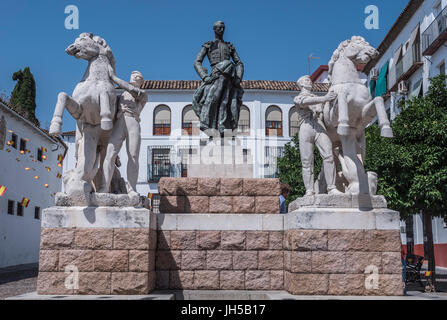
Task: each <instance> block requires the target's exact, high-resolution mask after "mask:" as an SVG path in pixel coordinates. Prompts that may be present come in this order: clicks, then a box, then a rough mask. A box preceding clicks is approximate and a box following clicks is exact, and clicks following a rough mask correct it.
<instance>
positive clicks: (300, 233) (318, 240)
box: [286, 230, 328, 251]
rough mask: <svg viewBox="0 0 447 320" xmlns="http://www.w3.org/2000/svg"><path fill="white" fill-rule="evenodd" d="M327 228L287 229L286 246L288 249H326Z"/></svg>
mask: <svg viewBox="0 0 447 320" xmlns="http://www.w3.org/2000/svg"><path fill="white" fill-rule="evenodd" d="M327 242H328V232H327V230H289V231H287V233H286V248H287V249H289V250H296V251H306V250H311V251H315V250H327Z"/></svg>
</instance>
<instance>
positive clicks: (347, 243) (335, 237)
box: [328, 230, 365, 251]
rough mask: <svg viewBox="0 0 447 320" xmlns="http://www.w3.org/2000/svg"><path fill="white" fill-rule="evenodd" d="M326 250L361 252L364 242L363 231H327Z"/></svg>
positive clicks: (363, 248)
mask: <svg viewBox="0 0 447 320" xmlns="http://www.w3.org/2000/svg"><path fill="white" fill-rule="evenodd" d="M328 250H330V251H363V250H365V240H364V231H363V230H328Z"/></svg>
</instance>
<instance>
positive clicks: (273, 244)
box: [269, 231, 284, 250]
mask: <svg viewBox="0 0 447 320" xmlns="http://www.w3.org/2000/svg"><path fill="white" fill-rule="evenodd" d="M283 241H284V232H283V231H271V232H269V249H270V250H282V249H283Z"/></svg>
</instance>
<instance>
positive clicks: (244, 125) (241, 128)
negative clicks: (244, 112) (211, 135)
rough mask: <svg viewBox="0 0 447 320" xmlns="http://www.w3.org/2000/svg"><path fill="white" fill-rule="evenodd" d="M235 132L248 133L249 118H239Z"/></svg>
mask: <svg viewBox="0 0 447 320" xmlns="http://www.w3.org/2000/svg"><path fill="white" fill-rule="evenodd" d="M237 133H238V134H240V135H248V134H250V120H239V122H238V123H237Z"/></svg>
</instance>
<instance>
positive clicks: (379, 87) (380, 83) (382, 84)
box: [374, 62, 388, 97]
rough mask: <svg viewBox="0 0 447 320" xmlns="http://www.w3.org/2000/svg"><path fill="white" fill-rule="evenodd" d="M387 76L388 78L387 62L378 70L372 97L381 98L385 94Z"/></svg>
mask: <svg viewBox="0 0 447 320" xmlns="http://www.w3.org/2000/svg"><path fill="white" fill-rule="evenodd" d="M387 76H388V62H387V63H385V65H384V66H383V67H382V69H380V72H379V77H378V78H377V82H376V88H375V90H374V95H375V96H376V97H381V96H382V95H384V94H385V93H386V91H387V90H386V88H387V83H386V81H387Z"/></svg>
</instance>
